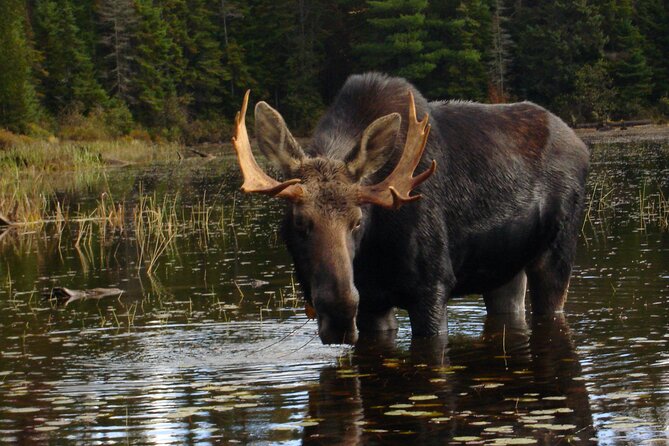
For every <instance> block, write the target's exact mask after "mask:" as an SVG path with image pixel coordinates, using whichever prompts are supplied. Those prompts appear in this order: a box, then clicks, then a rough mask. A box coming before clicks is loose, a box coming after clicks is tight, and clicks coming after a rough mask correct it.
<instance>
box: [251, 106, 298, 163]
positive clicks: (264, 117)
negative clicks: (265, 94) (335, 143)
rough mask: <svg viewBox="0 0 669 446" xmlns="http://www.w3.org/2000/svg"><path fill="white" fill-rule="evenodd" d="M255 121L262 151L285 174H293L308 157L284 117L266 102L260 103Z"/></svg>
mask: <svg viewBox="0 0 669 446" xmlns="http://www.w3.org/2000/svg"><path fill="white" fill-rule="evenodd" d="M255 121H256V123H255V124H256V127H255V129H256V138H257V139H258V146H259V147H260V151H261V152H262V153H263V155H265V157H267V159H268V160H269V161H270V162H271V163H272V164H274V166H275V167H277V168H278V169H280V170H281V171H283V173H284V174H286V175H290V174H292V173H293V172H294V171H295V169H296V168H297V167H298V166H299V165H300V163H301V162H302V160H303V159H304V158H305V157H306V155H305V154H304V151H303V150H302V148H301V147H300V145H299V144H298V143H297V141H295V138H293V135H291V134H290V130H288V127H287V126H286V122H285V121H284V120H283V117H282V116H281V115H280V114H279V112H278V111H276V110H274V109H273V108H272V107H270V106H269V105H268V104H267V103H266V102H258V104H256V109H255Z"/></svg>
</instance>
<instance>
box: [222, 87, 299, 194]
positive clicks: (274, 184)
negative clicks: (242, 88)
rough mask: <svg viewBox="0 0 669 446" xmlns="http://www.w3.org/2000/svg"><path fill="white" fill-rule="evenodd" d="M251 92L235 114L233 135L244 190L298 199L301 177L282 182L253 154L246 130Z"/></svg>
mask: <svg viewBox="0 0 669 446" xmlns="http://www.w3.org/2000/svg"><path fill="white" fill-rule="evenodd" d="M250 94H251V90H247V91H246V94H245V95H244V102H243V103H242V109H241V110H240V111H239V112H237V115H236V116H235V134H234V136H233V137H232V146H233V147H234V148H235V152H237V161H238V162H239V168H240V170H241V171H242V176H243V177H244V184H242V191H244V192H247V193H261V194H267V195H272V196H278V197H282V198H287V199H289V200H297V199H299V197H300V196H301V195H302V189H301V188H300V187H299V186H293V185H295V184H296V183H299V182H300V179H298V178H294V179H291V180H288V181H284V182H283V183H280V182H278V181H277V180H275V179H274V178H272V177H270V176H269V175H267V174H266V173H265V172H264V171H263V170H262V168H261V167H260V166H259V165H258V162H257V161H256V159H255V157H254V156H253V151H252V150H251V141H250V140H249V134H248V132H247V130H246V109H247V107H248V104H249V95H250ZM291 186H293V187H291Z"/></svg>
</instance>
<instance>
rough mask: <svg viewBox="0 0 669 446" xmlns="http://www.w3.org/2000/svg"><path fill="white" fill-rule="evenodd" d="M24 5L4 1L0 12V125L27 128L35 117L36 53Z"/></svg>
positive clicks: (12, 128) (13, 1)
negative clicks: (32, 44) (34, 69)
mask: <svg viewBox="0 0 669 446" xmlns="http://www.w3.org/2000/svg"><path fill="white" fill-rule="evenodd" d="M26 28H27V24H26V10H25V5H24V3H23V2H22V1H20V0H5V1H4V2H3V7H2V13H1V14H0V126H3V127H7V128H9V129H11V130H14V131H19V132H21V131H26V128H27V126H28V124H29V123H30V122H31V121H32V120H33V119H34V118H35V117H36V113H37V101H36V97H35V80H34V78H33V75H32V69H31V66H32V64H33V63H34V62H35V54H34V52H33V50H32V48H31V45H30V41H29V39H28V33H27V30H26Z"/></svg>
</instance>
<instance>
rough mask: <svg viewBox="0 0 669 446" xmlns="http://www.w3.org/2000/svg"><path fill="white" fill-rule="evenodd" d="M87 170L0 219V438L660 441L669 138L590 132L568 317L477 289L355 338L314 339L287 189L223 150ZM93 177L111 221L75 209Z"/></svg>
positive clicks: (665, 380)
mask: <svg viewBox="0 0 669 446" xmlns="http://www.w3.org/2000/svg"><path fill="white" fill-rule="evenodd" d="M93 177H94V178H92V179H91V180H89V182H88V183H87V184H86V185H85V186H83V187H79V188H77V189H75V190H62V191H59V192H58V194H57V196H58V198H59V200H61V201H63V202H64V203H65V204H66V205H67V206H69V209H70V213H71V218H72V221H71V222H69V223H68V224H64V225H58V224H49V225H46V226H44V227H25V228H19V229H17V230H12V231H11V232H6V233H4V234H3V235H1V236H0V329H1V333H2V337H0V442H6V443H30V444H32V443H58V444H110V443H126V444H300V443H304V444H364V445H369V444H458V445H459V444H493V445H495V444H539V445H556V444H563V445H564V444H601V445H638V444H643V445H657V446H659V445H667V444H669V348H668V347H669V311H668V310H669V230H667V228H666V218H667V214H666V212H667V205H666V199H665V198H664V197H668V196H669V145H667V144H664V145H663V144H662V143H646V144H635V145H634V146H625V145H616V146H605V147H604V146H602V147H597V148H596V149H595V150H594V153H593V169H592V175H591V177H590V184H589V190H590V193H591V196H592V200H591V202H590V203H589V214H588V218H587V219H586V221H585V223H584V226H583V234H582V237H581V241H580V250H579V254H578V259H577V264H576V267H575V271H574V275H573V279H572V282H571V289H570V295H569V300H568V303H567V305H566V311H565V316H564V317H559V318H554V319H538V318H535V319H532V317H531V316H530V315H529V314H528V315H527V320H525V319H523V318H515V319H514V318H492V317H486V314H485V309H484V306H483V302H482V300H481V299H480V298H478V297H476V296H472V297H467V298H462V299H456V300H453V301H452V302H451V303H450V305H449V335H448V336H446V335H444V336H442V337H439V338H435V339H413V340H412V338H411V333H410V330H409V323H408V318H407V317H406V314H405V313H402V312H400V313H399V319H400V323H401V328H400V330H399V332H398V333H396V335H393V336H385V337H380V338H377V339H362V340H361V341H360V343H359V344H358V345H356V346H355V347H353V348H351V347H346V346H323V345H321V343H320V341H319V339H318V336H317V333H316V322H315V321H313V320H308V319H307V318H306V316H305V315H304V311H303V305H302V300H301V296H300V292H299V289H298V288H297V284H295V283H294V279H293V275H292V266H291V261H290V258H289V256H288V255H287V253H286V251H285V249H284V248H283V245H282V243H281V241H280V239H279V238H278V236H277V227H278V223H279V220H280V215H281V204H280V203H277V202H275V201H272V200H270V199H266V198H263V197H242V196H240V195H239V194H238V193H236V192H235V190H236V189H237V187H238V185H239V178H238V174H237V172H236V169H235V166H234V165H233V164H231V163H230V162H229V161H225V160H223V161H221V160H218V159H217V160H214V161H211V162H206V163H205V162H202V161H187V162H184V163H182V164H166V165H158V166H151V167H132V168H125V169H119V170H112V171H107V172H105V173H100V174H99V175H98V176H97V177H95V176H93ZM103 191H104V192H106V193H107V194H106V196H105V198H104V199H105V200H107V201H108V202H111V201H112V200H113V201H115V202H124V203H125V214H126V217H125V222H124V225H123V227H120V226H117V227H112V226H110V225H107V226H105V225H100V224H98V223H95V222H93V223H91V222H88V221H86V220H85V219H84V220H80V221H74V215H75V214H77V215H79V216H82V215H88V214H87V212H88V211H87V210H88V209H93V208H94V207H95V206H96V204H98V203H100V201H101V200H102V198H101V193H102V192H103ZM140 196H148V197H151V199H152V200H154V201H153V203H151V202H149V203H147V202H146V201H142V202H139V201H138V200H139V199H138V197H140ZM154 197H155V199H154ZM140 205H141V206H144V208H143V209H144V213H143V214H142V215H143V216H144V218H145V220H146V221H147V222H148V221H153V223H151V224H148V223H145V224H144V226H143V227H142V228H141V230H137V227H136V226H135V223H134V220H133V209H137V207H138V206H140ZM663 206H664V207H663ZM77 208H78V209H79V210H78V211H77ZM663 218H664V220H663ZM152 219H154V220H152ZM158 222H161V223H158ZM161 224H162V225H163V226H162V227H158V226H160V225H161ZM152 259H154V260H153V264H152V265H151V266H150V267H149V265H150V264H151V262H152ZM148 268H150V269H151V271H150V273H148V274H147V269H148ZM54 287H67V288H70V289H75V290H90V289H92V288H96V287H105V288H118V289H120V290H122V291H123V293H122V294H121V295H120V296H113V297H103V298H99V299H97V298H93V299H87V300H84V299H79V300H76V299H73V300H72V301H70V302H68V303H67V305H66V304H64V303H61V304H57V303H56V302H55V301H49V300H44V299H43V294H45V293H46V294H48V293H49V290H51V289H52V288H54Z"/></svg>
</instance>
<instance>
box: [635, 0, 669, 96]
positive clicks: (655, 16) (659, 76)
mask: <svg viewBox="0 0 669 446" xmlns="http://www.w3.org/2000/svg"><path fill="white" fill-rule="evenodd" d="M636 23H637V24H638V28H639V31H640V32H641V34H642V35H643V37H644V46H643V51H644V55H645V56H646V62H647V63H648V65H649V66H650V67H651V70H652V84H653V92H652V98H653V99H655V100H657V99H662V98H664V99H665V100H666V101H667V104H668V105H669V3H668V2H666V1H664V0H645V1H643V2H637V4H636Z"/></svg>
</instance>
